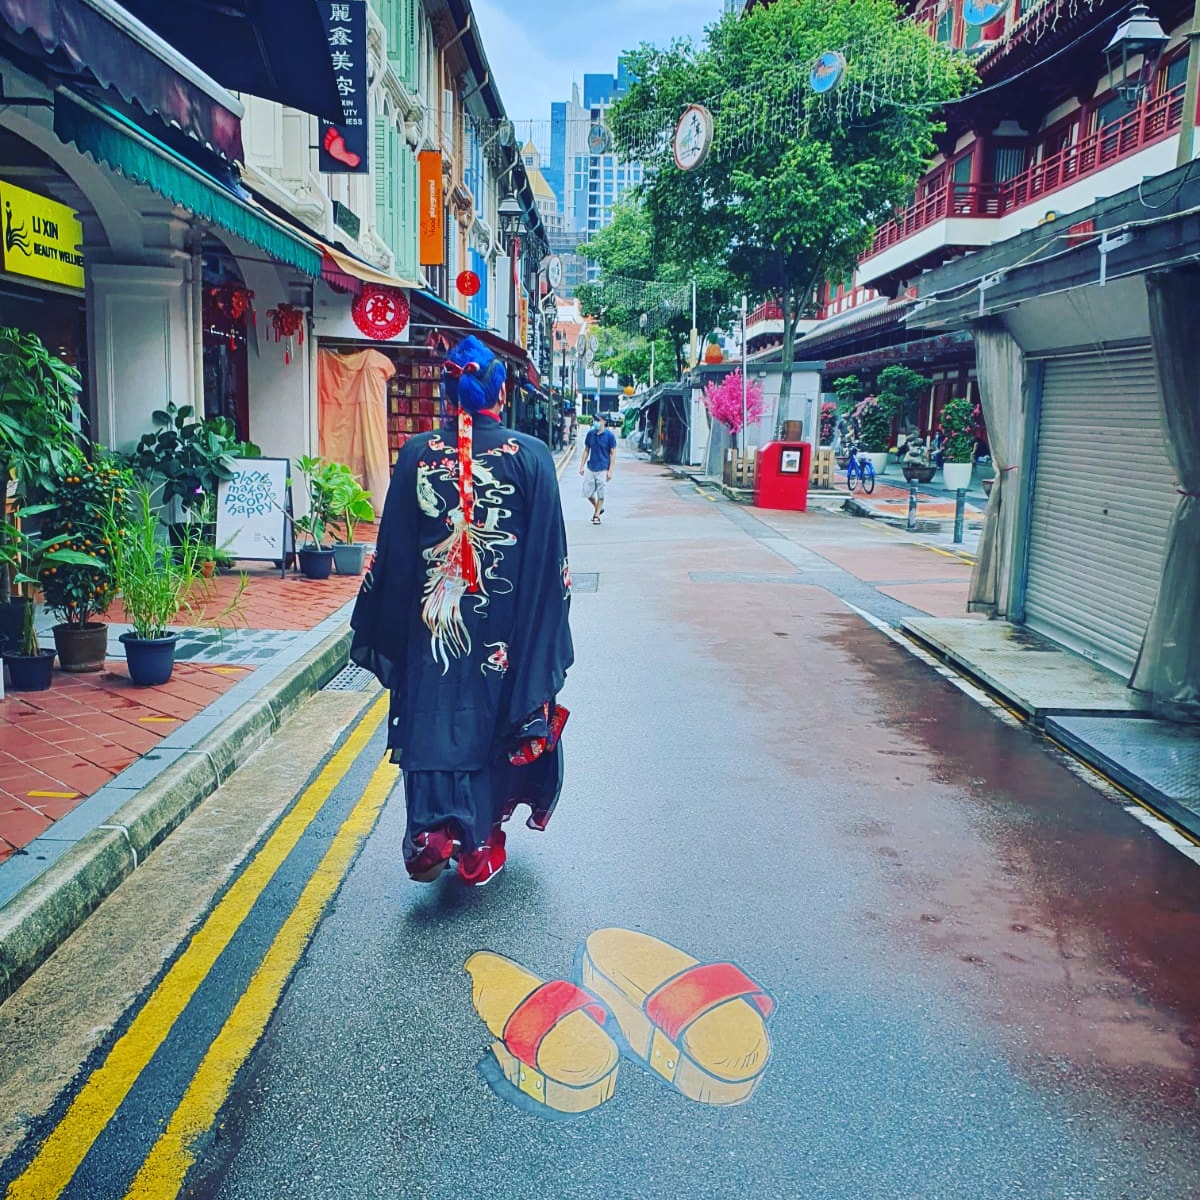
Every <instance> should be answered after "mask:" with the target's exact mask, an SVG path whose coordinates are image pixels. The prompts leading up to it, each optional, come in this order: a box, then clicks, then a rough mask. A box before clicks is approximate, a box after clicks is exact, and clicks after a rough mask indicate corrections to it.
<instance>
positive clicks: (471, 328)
mask: <svg viewBox="0 0 1200 1200" xmlns="http://www.w3.org/2000/svg"><path fill="white" fill-rule="evenodd" d="M412 302H413V307H414V310H415V312H416V314H417V315H419V316H421V317H423V318H424V320H425V321H426V322H427V323H430V324H434V325H442V326H445V327H446V328H449V329H457V330H461V331H462V332H463V333H464V334H466V333H473V334H474V335H475V336H476V337H477V338H478V339H479V340H480V341H481V342H482V343H483V344H484V345H485V346H487V347H488V348H489V349H490V350H492V351H494V352H495V353H496V354H499V355H500V356H501V357H502V358H506V359H508V360H509V361H510V362H512V363H516V364H518V365H519V366H520V369H521V371H522V372H524V373H525V374H526V375H527V376H528V377H530V378H531V379H533V380H534V382H537V381H538V380H539V379H540V376H539V375H538V373H537V369H536V368H535V367H534V366H533V363H531V362H530V361H529V355H528V354H527V353H526V351H525V348H524V347H523V346H518V345H517V344H516V343H515V342H510V341H508V340H507V339H506V338H502V337H501V336H500V335H499V334H498V333H493V332H492V331H491V330H490V329H484V328H483V327H482V326H480V325H476V324H475V322H474V321H472V320H471V318H470V317H468V316H467V314H466V313H462V312H459V311H458V309H457V308H454V307H453V306H452V305H449V304H447V303H446V302H445V301H444V300H442V299H440V298H439V297H437V296H435V295H433V293H432V292H425V291H414V292H413V294H412Z"/></svg>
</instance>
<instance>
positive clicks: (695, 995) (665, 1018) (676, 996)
mask: <svg viewBox="0 0 1200 1200" xmlns="http://www.w3.org/2000/svg"><path fill="white" fill-rule="evenodd" d="M739 999H746V1000H749V1001H751V1002H752V1003H753V1004H755V1005H756V1006H757V1008H758V1010H759V1012H761V1013H762V1015H763V1016H764V1017H769V1016H770V1015H771V1013H772V1012H773V1011H774V1009H775V1001H774V1000H772V999H771V997H770V996H768V995H767V993H766V992H764V991H763V990H762V988H760V987H759V986H758V984H757V983H755V982H754V980H753V979H751V978H750V976H749V975H747V974H745V973H744V972H743V971H742V970H740V969H739V968H738V967H735V966H734V965H733V963H697V964H696V965H695V966H694V967H688V968H687V969H686V970H684V971H680V973H679V974H678V975H674V976H672V977H671V978H670V979H668V980H667V981H666V982H665V983H662V984H659V986H658V987H656V988H655V989H654V991H652V992H651V993H650V995H648V996H647V997H646V1000H645V1003H644V1004H643V1008H644V1009H645V1011H646V1016H647V1017H649V1018H650V1020H651V1021H652V1022H653V1023H654V1024H655V1025H657V1026H658V1028H659V1029H661V1030H662V1031H663V1033H664V1034H666V1036H667V1037H668V1038H670V1040H671V1041H672V1042H677V1041H679V1038H680V1036H681V1035H682V1034H683V1031H684V1030H685V1029H687V1027H688V1026H689V1025H691V1024H692V1023H693V1022H694V1021H696V1020H698V1019H699V1018H700V1017H702V1016H704V1014H705V1013H706V1012H711V1011H712V1010H713V1009H714V1008H717V1007H718V1006H720V1005H722V1004H724V1003H725V1002H726V1001H727V1000H739Z"/></svg>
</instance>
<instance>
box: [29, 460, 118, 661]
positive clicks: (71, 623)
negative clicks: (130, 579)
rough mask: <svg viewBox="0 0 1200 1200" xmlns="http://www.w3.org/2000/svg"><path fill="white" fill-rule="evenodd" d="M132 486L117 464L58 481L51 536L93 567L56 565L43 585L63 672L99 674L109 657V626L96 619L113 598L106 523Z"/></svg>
mask: <svg viewBox="0 0 1200 1200" xmlns="http://www.w3.org/2000/svg"><path fill="white" fill-rule="evenodd" d="M132 486H133V475H132V472H131V471H130V470H129V469H128V468H127V467H122V466H121V465H120V464H119V463H118V462H117V461H116V460H114V459H111V458H101V459H98V460H97V461H96V462H83V463H80V464H78V465H76V466H75V467H74V468H69V469H68V473H67V474H66V475H64V476H63V477H62V478H61V479H60V480H58V482H57V485H56V487H55V501H56V502H55V504H54V506H53V508H52V510H51V511H50V512H49V513H48V514H47V515H46V518H45V526H46V531H47V533H48V534H52V535H53V536H54V537H55V539H56V540H57V541H59V542H60V543H61V544H62V545H63V546H65V547H66V548H68V549H71V550H74V551H76V552H78V553H80V554H82V555H89V556H91V559H90V565H87V564H84V563H82V562H80V563H73V564H68V565H56V566H52V567H49V568H48V569H47V570H46V571H45V572H43V574H42V576H41V579H40V583H41V587H42V591H43V593H44V594H45V598H46V607H47V608H49V609H50V610H51V611H52V612H54V613H56V614H57V616H58V618H59V622H58V624H57V625H55V626H54V630H53V632H54V644H55V647H56V648H57V650H58V662H59V666H60V667H62V669H63V670H64V671H71V672H82V671H99V670H101V669H102V668H103V666H104V660H105V656H106V654H107V651H108V626H107V625H105V624H104V623H103V622H102V621H100V620H98V619H97V618H99V617H101V616H103V615H104V614H105V613H106V612H107V611H108V606H109V604H110V603H111V602H112V598H113V596H114V594H115V586H114V580H113V572H112V566H111V563H110V561H109V560H110V554H111V551H110V542H111V539H110V538H109V536H108V530H107V526H108V517H109V514H110V513H111V512H112V511H113V509H114V505H119V504H121V503H122V502H123V501H124V499H125V496H126V495H127V493H128V491H129V489H130V488H131V487H132Z"/></svg>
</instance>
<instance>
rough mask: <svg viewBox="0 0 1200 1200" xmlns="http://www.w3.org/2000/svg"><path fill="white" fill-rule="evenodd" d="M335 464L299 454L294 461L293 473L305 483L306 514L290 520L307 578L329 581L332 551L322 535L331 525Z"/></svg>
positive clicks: (297, 550) (335, 482)
mask: <svg viewBox="0 0 1200 1200" xmlns="http://www.w3.org/2000/svg"><path fill="white" fill-rule="evenodd" d="M333 467H334V464H332V463H327V462H325V460H324V459H321V458H313V457H312V456H311V455H307V454H305V455H302V456H301V457H300V458H298V459H297V460H296V470H297V471H298V472H299V473H300V477H301V479H302V480H303V481H304V495H305V499H306V500H307V502H308V512H306V513H305V514H304V516H302V517H292V518H291V522H292V529H293V531H294V532H295V534H296V535H297V549H296V559H297V561H298V562H299V564H300V570H301V572H302V573H303V574H304V576H305V578H307V579H328V578H329V576H330V574H331V572H332V571H333V550H332V548H330V547H328V546H326V545H325V535H326V533H328V532H329V527H330V525H332V524H333V523H334V520H335V517H334V512H333V507H332V506H333V499H334V495H335V491H336V488H337V478H338V475H337V471H336V470H334V469H333Z"/></svg>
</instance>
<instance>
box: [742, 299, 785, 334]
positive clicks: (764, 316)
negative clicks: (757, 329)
mask: <svg viewBox="0 0 1200 1200" xmlns="http://www.w3.org/2000/svg"><path fill="white" fill-rule="evenodd" d="M782 320H783V305H782V304H780V303H779V301H778V300H767V301H765V302H764V303H762V304H760V305H759V306H758V307H757V308H756V309H755V310H754V311H753V312H752V313H750V314H749V315H748V316H747V317H746V328H747V329H749V328H750V326H751V325H757V324H758V323H759V322H760V321H782Z"/></svg>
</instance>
